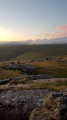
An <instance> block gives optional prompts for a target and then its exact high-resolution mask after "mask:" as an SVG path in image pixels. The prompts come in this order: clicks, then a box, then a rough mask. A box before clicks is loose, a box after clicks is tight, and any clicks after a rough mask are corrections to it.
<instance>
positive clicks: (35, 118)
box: [29, 90, 67, 120]
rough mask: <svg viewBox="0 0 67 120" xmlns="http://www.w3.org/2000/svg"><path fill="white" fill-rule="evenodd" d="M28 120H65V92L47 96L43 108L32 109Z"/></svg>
mask: <svg viewBox="0 0 67 120" xmlns="http://www.w3.org/2000/svg"><path fill="white" fill-rule="evenodd" d="M29 120H67V90H64V91H61V92H60V93H49V94H47V95H46V96H45V98H44V101H43V106H42V107H39V108H36V109H34V110H33V111H32V113H31V115H30V117H29Z"/></svg>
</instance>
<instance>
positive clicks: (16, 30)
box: [0, 0, 67, 41]
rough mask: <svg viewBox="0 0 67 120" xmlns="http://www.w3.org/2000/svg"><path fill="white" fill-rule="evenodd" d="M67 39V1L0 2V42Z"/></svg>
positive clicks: (31, 0) (2, 0)
mask: <svg viewBox="0 0 67 120" xmlns="http://www.w3.org/2000/svg"><path fill="white" fill-rule="evenodd" d="M64 37H67V0H0V41H26V40H36V39H56V38H64Z"/></svg>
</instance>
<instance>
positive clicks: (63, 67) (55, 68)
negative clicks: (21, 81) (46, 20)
mask: <svg viewBox="0 0 67 120" xmlns="http://www.w3.org/2000/svg"><path fill="white" fill-rule="evenodd" d="M29 64H31V65H34V66H35V67H36V74H50V75H53V76H54V77H56V78H66V77H67V64H65V63H59V62H57V61H53V62H46V61H45V62H32V63H29Z"/></svg>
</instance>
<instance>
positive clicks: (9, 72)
mask: <svg viewBox="0 0 67 120" xmlns="http://www.w3.org/2000/svg"><path fill="white" fill-rule="evenodd" d="M19 61H20V62H19ZM10 63H11V64H12V67H13V65H16V68H10V69H6V66H7V67H9V65H10ZM22 64H23V65H31V66H34V67H35V74H34V75H33V74H32V75H26V74H24V73H23V72H22V71H21V70H20V69H18V68H17V66H18V67H20V66H21V65H22ZM27 67H29V66H27ZM45 74H46V75H47V76H48V77H49V76H50V78H43V79H42V78H41V75H42V77H43V76H44V75H45ZM36 76H39V77H40V78H39V79H34V78H35V77H36ZM51 77H52V78H51ZM4 81H5V82H4ZM6 81H7V82H6ZM3 83H4V84H3ZM66 95H67V44H54V45H4V46H0V105H1V109H0V118H1V120H4V119H5V120H9V118H10V120H13V119H15V120H20V119H22V120H45V119H48V120H66V118H67V107H66V106H67V96H66ZM60 101H61V102H60ZM47 102H48V106H47ZM42 105H43V106H42ZM63 106H65V107H63ZM32 110H33V111H32ZM54 111H55V112H54ZM58 111H59V112H58ZM31 112H32V113H31ZM30 113H31V114H30Z"/></svg>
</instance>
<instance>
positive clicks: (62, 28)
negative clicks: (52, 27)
mask: <svg viewBox="0 0 67 120" xmlns="http://www.w3.org/2000/svg"><path fill="white" fill-rule="evenodd" d="M56 30H65V31H67V25H64V26H60V27H58V28H56Z"/></svg>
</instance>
